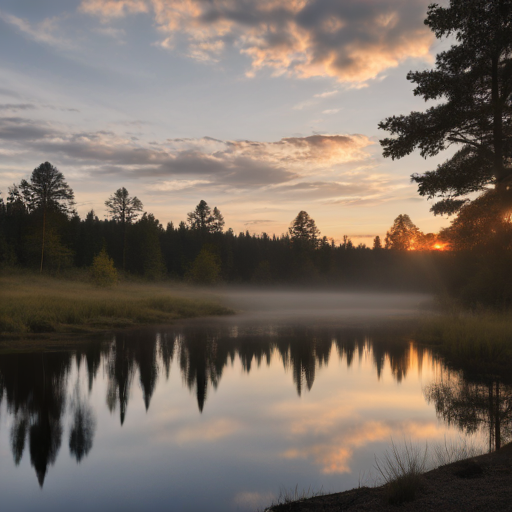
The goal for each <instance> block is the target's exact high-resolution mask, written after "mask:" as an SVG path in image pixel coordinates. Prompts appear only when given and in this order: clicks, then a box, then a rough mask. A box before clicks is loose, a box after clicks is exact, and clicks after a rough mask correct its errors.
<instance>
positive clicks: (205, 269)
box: [187, 245, 221, 285]
mask: <svg viewBox="0 0 512 512" xmlns="http://www.w3.org/2000/svg"><path fill="white" fill-rule="evenodd" d="M220 271H221V262H220V258H219V256H218V255H217V254H216V253H215V252H214V251H213V250H212V248H210V247H208V246H207V245H205V246H203V248H202V249H201V251H200V252H199V254H198V255H197V258H196V259H195V260H194V263H192V267H191V268H190V270H189V272H188V274H187V278H188V279H189V280H190V281H192V282H193V283H196V284H206V285H211V284H215V283H216V282H217V281H218V280H219V276H220Z"/></svg>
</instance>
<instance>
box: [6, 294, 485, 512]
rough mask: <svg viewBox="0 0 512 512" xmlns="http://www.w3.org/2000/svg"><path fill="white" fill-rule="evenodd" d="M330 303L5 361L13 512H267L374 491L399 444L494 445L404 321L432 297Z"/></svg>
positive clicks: (240, 300) (449, 374)
mask: <svg viewBox="0 0 512 512" xmlns="http://www.w3.org/2000/svg"><path fill="white" fill-rule="evenodd" d="M231 298H232V300H233V301H234V302H235V303H236V304H238V305H245V306H247V304H248V301H249V302H250V301H253V303H254V300H255V296H245V295H244V294H243V293H242V292H240V293H239V294H238V295H234V296H232V297H231ZM256 299H257V300H260V299H264V298H263V297H260V298H258V297H256ZM309 299H311V297H309ZM244 300H245V302H244ZM295 300H299V299H295ZM302 300H303V301H305V300H307V297H303V299H302ZM323 300H324V301H327V302H321V301H320V302H317V305H318V307H317V308H316V309H317V312H316V314H314V315H308V314H306V312H307V311H308V309H307V308H303V309H302V311H303V312H302V314H298V313H297V312H298V311H299V310H300V308H299V307H298V306H299V305H300V304H298V303H296V302H295V303H294V302H293V299H292V298H291V297H290V301H291V302H290V301H285V302H286V304H287V306H286V304H285V305H284V306H283V307H282V309H281V310H279V308H276V307H274V306H272V304H271V302H269V301H265V300H260V302H259V304H260V307H259V309H258V308H257V307H255V308H254V310H258V314H257V315H256V314H251V315H248V314H245V315H238V316H235V317H233V318H228V319H220V320H201V321H189V322H183V323H181V324H177V325H174V326H168V327H162V328H152V329H144V330H139V331H130V332H122V333H116V334H114V335H109V336H104V337H102V338H101V339H96V340H91V341H89V342H87V343H81V344H79V345H77V346H76V348H75V347H74V348H73V349H69V347H68V348H65V349H64V348H63V349H58V348H55V349H54V350H51V351H49V350H46V351H39V352H32V353H20V354H10V355H0V399H1V401H2V402H1V407H0V493H1V496H2V498H1V499H2V502H1V503H2V509H4V510H13V511H17V510H20V511H21V510H23V511H30V510H38V511H44V510H52V511H59V510H70V509H73V510H83V511H90V510H94V509H95V510H123V511H131V510H133V511H136V510H143V509H146V510H154V511H158V510H166V511H169V510H176V511H198V510H209V511H238V510H239V511H249V510H256V509H258V508H260V509H263V508H264V506H266V505H268V504H269V503H270V502H271V501H272V500H273V499H275V498H276V497H277V496H278V495H279V492H280V490H282V489H291V488H295V487H296V486H297V487H298V489H308V488H310V489H315V490H318V489H321V488H322V489H323V490H324V491H330V492H335V491H340V490H346V489H349V488H352V487H354V486H357V485H358V484H359V483H360V482H362V483H364V482H365V481H367V480H369V483H371V479H372V478H374V477H372V476H371V475H370V474H369V472H370V470H371V469H372V467H373V466H374V460H375V459H374V457H375V455H377V456H379V455H381V454H382V453H383V451H384V450H385V449H386V448H388V447H389V444H390V440H391V439H394V440H400V439H403V438H404V437H406V438H408V439H411V440H413V441H414V440H420V441H422V442H423V441H425V440H428V441H429V442H430V443H433V442H444V440H445V438H447V439H451V438H457V437H459V436H460V435H461V433H462V434H464V435H473V436H477V437H478V436H480V437H481V438H484V437H485V432H484V430H482V424H483V423H482V422H479V423H478V424H475V425H476V427H475V428H473V429H472V428H466V427H467V425H466V426H465V425H464V424H462V423H461V422H460V421H459V419H460V415H459V416H456V417H454V416H453V414H452V417H449V415H447V414H445V412H446V411H444V410H443V406H444V405H446V395H443V397H442V400H441V399H440V398H439V397H440V396H441V395H440V394H439V393H440V392H443V389H445V388H446V385H448V384H449V385H451V386H452V388H453V389H455V388H457V386H459V388H460V386H463V387H464V382H463V381H462V377H461V375H460V374H458V373H456V372H453V371H450V370H448V369H446V368H445V367H444V366H443V364H442V363H441V362H440V361H439V360H437V359H436V357H435V356H434V355H433V354H432V353H431V352H430V351H429V350H426V349H425V348H421V347H419V346H417V345H416V344H415V343H414V340H413V339H411V337H410V336H409V334H408V332H407V327H406V325H407V322H405V323H400V322H398V323H397V322H395V321H392V322H390V313H391V310H392V311H393V312H394V314H395V318H396V317H400V315H404V314H405V313H407V312H410V311H409V310H410V309H411V308H416V307H417V306H418V304H419V303H420V302H421V300H422V298H421V297H415V298H414V299H412V298H411V297H409V298H408V299H407V300H405V301H404V300H401V302H400V301H399V302H396V300H397V299H396V297H395V298H394V299H388V300H384V301H382V300H380V302H379V300H377V299H376V300H377V302H378V304H377V303H374V307H370V306H369V308H370V309H368V310H367V311H370V310H371V311H372V313H371V314H370V313H368V312H367V315H366V317H367V318H365V315H364V300H363V299H362V298H361V297H359V299H357V297H356V298H353V299H352V301H350V300H349V299H348V298H347V297H346V296H345V297H344V298H343V297H340V296H339V295H338V296H336V295H331V298H330V299H329V298H327V299H326V298H325V297H324V299H323ZM358 300H359V301H360V303H358ZM393 300H395V302H393ZM347 301H348V302H347ZM415 301H416V302H415ZM299 302H300V300H299ZM340 304H341V305H340ZM328 306H329V307H328ZM350 306H353V307H350ZM336 308H337V310H338V314H337V315H336V314H334V315H333V311H335V310H336ZM313 309H315V308H313ZM349 310H351V312H350V313H347V312H348V311H349ZM356 310H357V311H358V312H359V314H355V311H356ZM265 311H266V313H265ZM309 311H310V312H311V310H309ZM326 311H328V312H329V315H327V314H326ZM376 311H379V312H380V314H379V315H377V314H375V312H376ZM343 312H344V313H343ZM356 317H357V318H356ZM436 386H437V387H436ZM443 386H444V388H443ZM453 389H452V391H453ZM445 391H446V390H445ZM436 393H437V395H436ZM452 396H453V393H452ZM441 402H442V403H441ZM443 404H444V405H443ZM450 410H452V409H450ZM452 412H453V411H452Z"/></svg>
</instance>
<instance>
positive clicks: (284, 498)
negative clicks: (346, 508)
mask: <svg viewBox="0 0 512 512" xmlns="http://www.w3.org/2000/svg"><path fill="white" fill-rule="evenodd" d="M323 495H325V492H324V491H323V489H320V490H319V491H313V490H311V488H308V489H302V490H301V491H299V486H298V485H296V486H295V488H294V489H285V488H282V489H280V490H279V496H278V498H277V501H276V502H273V503H272V504H271V505H270V506H269V507H268V508H266V509H265V511H264V512H285V511H286V510H287V509H288V506H289V505H290V504H292V503H298V502H301V501H304V500H307V499H309V498H314V497H316V496H323Z"/></svg>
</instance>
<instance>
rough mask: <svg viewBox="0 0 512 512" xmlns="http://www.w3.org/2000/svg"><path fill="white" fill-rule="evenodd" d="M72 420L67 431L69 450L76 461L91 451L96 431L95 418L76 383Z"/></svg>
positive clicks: (79, 460)
mask: <svg viewBox="0 0 512 512" xmlns="http://www.w3.org/2000/svg"><path fill="white" fill-rule="evenodd" d="M71 410H72V415H73V422H72V424H71V429H70V431H69V451H70V453H71V455H73V456H74V457H75V459H76V461H77V462H78V463H80V462H81V461H82V459H83V458H84V457H86V456H87V454H88V453H89V452H90V451H91V448H92V443H93V440H94V433H95V431H96V419H95V417H94V413H93V410H92V408H91V406H90V405H89V403H88V402H87V400H86V399H85V398H84V397H83V396H82V395H81V393H80V388H79V385H78V383H77V386H76V388H75V396H74V397H73V401H72V404H71Z"/></svg>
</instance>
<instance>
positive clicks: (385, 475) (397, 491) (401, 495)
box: [375, 440, 428, 505]
mask: <svg viewBox="0 0 512 512" xmlns="http://www.w3.org/2000/svg"><path fill="white" fill-rule="evenodd" d="M427 466H428V447H427V444H425V448H421V447H420V446H418V445H413V444H412V443H411V442H410V441H404V443H403V444H402V445H396V444H395V443H394V442H393V440H391V448H390V449H389V450H387V451H386V452H384V455H383V456H382V459H378V458H376V459H375V467H376V469H377V471H378V473H379V474H380V476H381V477H382V479H383V481H384V486H385V491H386V493H385V496H386V498H385V499H386V501H387V502H388V503H389V504H391V505H400V504H402V503H407V502H409V501H413V500H414V498H415V497H416V493H417V492H418V490H419V489H420V488H421V484H422V480H421V475H423V473H425V471H426V470H427Z"/></svg>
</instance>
